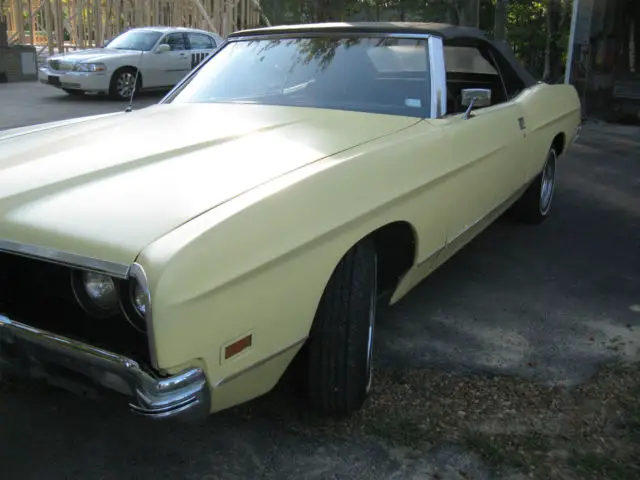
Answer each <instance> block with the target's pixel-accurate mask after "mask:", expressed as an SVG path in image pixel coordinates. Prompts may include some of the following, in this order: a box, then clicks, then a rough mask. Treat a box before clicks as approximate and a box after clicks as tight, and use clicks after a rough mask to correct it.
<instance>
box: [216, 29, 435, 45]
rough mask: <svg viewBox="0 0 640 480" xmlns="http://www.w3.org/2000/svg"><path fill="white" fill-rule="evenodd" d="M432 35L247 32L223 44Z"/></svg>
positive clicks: (293, 31) (419, 38)
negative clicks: (272, 40) (279, 40)
mask: <svg viewBox="0 0 640 480" xmlns="http://www.w3.org/2000/svg"><path fill="white" fill-rule="evenodd" d="M433 36H434V35H433V34H431V33H380V32H358V31H355V32H335V31H332V32H326V31H324V32H323V31H321V32H309V31H304V30H303V31H299V32H298V31H296V30H291V31H290V32H286V33H285V32H283V33H256V34H251V33H249V32H247V34H246V35H238V36H237V37H228V38H227V41H226V42H225V43H232V42H239V41H244V42H246V41H248V40H267V39H282V38H307V37H344V38H352V37H363V38H367V37H368V38H405V39H416V40H428V39H429V38H430V37H433Z"/></svg>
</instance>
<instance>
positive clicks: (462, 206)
mask: <svg viewBox="0 0 640 480" xmlns="http://www.w3.org/2000/svg"><path fill="white" fill-rule="evenodd" d="M470 50H472V51H471V52H467V51H459V52H456V53H454V54H453V55H449V57H454V59H451V58H450V59H449V61H450V63H449V64H448V65H447V80H448V81H447V89H448V90H449V89H451V90H452V91H453V96H454V97H456V100H457V104H458V108H457V110H456V111H454V112H451V113H452V114H453V116H450V117H448V118H447V119H446V120H445V122H444V124H443V127H444V128H443V132H444V135H445V136H446V139H447V142H448V144H449V156H448V161H449V162H450V165H449V172H450V173H449V176H450V182H449V183H450V185H451V188H452V189H455V192H452V195H451V197H450V199H451V203H452V204H451V205H449V206H448V211H449V214H448V216H447V243H451V242H455V241H456V240H458V239H460V238H461V237H463V236H464V235H465V233H467V232H469V231H470V229H472V228H473V227H474V226H476V225H478V224H480V223H481V222H482V221H483V220H484V219H486V218H488V217H489V216H490V215H491V214H492V213H493V212H495V211H496V210H497V209H499V208H500V207H501V206H502V205H503V204H504V203H505V202H506V201H507V200H509V199H510V198H511V197H512V196H513V195H514V194H515V193H516V191H517V190H518V189H519V187H521V186H522V185H523V183H524V182H525V179H526V159H524V158H523V157H522V156H523V154H524V153H525V140H526V139H525V133H524V129H523V128H524V125H523V122H524V109H523V107H522V105H520V104H519V103H518V102H517V101H515V100H513V99H510V98H509V96H508V94H507V92H506V91H505V90H504V89H503V85H504V84H503V81H502V78H501V77H500V74H499V72H498V71H497V70H495V69H493V67H492V66H491V65H490V64H488V63H487V64H485V65H483V64H481V62H480V61H481V60H482V58H483V57H482V56H480V55H479V52H478V50H477V49H476V48H470ZM473 50H475V52H473ZM456 55H457V57H456ZM474 55H477V56H478V57H479V58H480V60H479V59H478V58H477V57H476V56H474ZM463 57H468V58H467V59H466V60H465V59H463ZM456 59H457V61H458V63H459V65H458V66H454V65H452V64H453V63H454V62H455V61H456ZM461 59H462V60H461ZM452 60H453V61H452ZM461 65H462V67H461ZM464 65H467V66H466V67H465V66H464ZM467 88H486V89H489V90H490V91H491V93H492V105H491V106H487V107H483V108H476V109H473V110H472V112H471V115H470V116H469V117H468V118H467V117H466V116H465V115H464V113H461V112H464V110H465V108H464V106H460V105H459V104H460V102H459V100H460V98H461V92H462V90H464V89H467ZM450 98H451V97H450ZM453 103H456V102H455V101H454V102H453Z"/></svg>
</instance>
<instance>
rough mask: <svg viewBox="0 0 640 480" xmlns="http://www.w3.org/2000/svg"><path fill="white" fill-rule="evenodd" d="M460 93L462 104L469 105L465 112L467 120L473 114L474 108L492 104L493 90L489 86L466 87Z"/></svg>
mask: <svg viewBox="0 0 640 480" xmlns="http://www.w3.org/2000/svg"><path fill="white" fill-rule="evenodd" d="M460 94H461V95H462V106H463V107H467V111H466V112H465V114H464V119H465V120H467V119H468V118H469V117H470V116H471V110H472V109H473V108H478V107H489V106H491V90H489V89H488V88H465V89H463V90H462V91H461V92H460Z"/></svg>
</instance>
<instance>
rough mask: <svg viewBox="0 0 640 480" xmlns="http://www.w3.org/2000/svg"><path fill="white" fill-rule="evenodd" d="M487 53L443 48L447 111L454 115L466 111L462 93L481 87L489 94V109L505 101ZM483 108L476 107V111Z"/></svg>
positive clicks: (452, 47) (475, 49) (473, 49)
mask: <svg viewBox="0 0 640 480" xmlns="http://www.w3.org/2000/svg"><path fill="white" fill-rule="evenodd" d="M490 59H491V57H490V56H489V54H488V52H487V54H486V55H483V52H482V51H481V50H480V49H479V48H477V47H467V46H451V45H445V47H444V61H445V69H446V76H447V112H448V114H458V113H461V112H464V111H465V110H466V108H467V107H466V106H465V105H463V103H462V90H464V89H469V88H482V89H487V90H490V91H491V106H493V105H498V104H500V103H504V102H506V101H508V100H509V98H508V97H507V93H506V91H505V88H504V83H503V80H502V78H501V75H500V72H499V70H498V69H497V68H496V67H495V66H494V64H493V61H492V60H491V61H490ZM480 108H486V107H476V109H480Z"/></svg>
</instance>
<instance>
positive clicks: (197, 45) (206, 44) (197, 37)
mask: <svg viewBox="0 0 640 480" xmlns="http://www.w3.org/2000/svg"><path fill="white" fill-rule="evenodd" d="M187 37H189V43H190V44H191V50H211V49H213V48H215V46H216V45H215V43H214V42H213V39H212V38H211V37H210V36H208V35H204V34H202V33H187Z"/></svg>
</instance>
